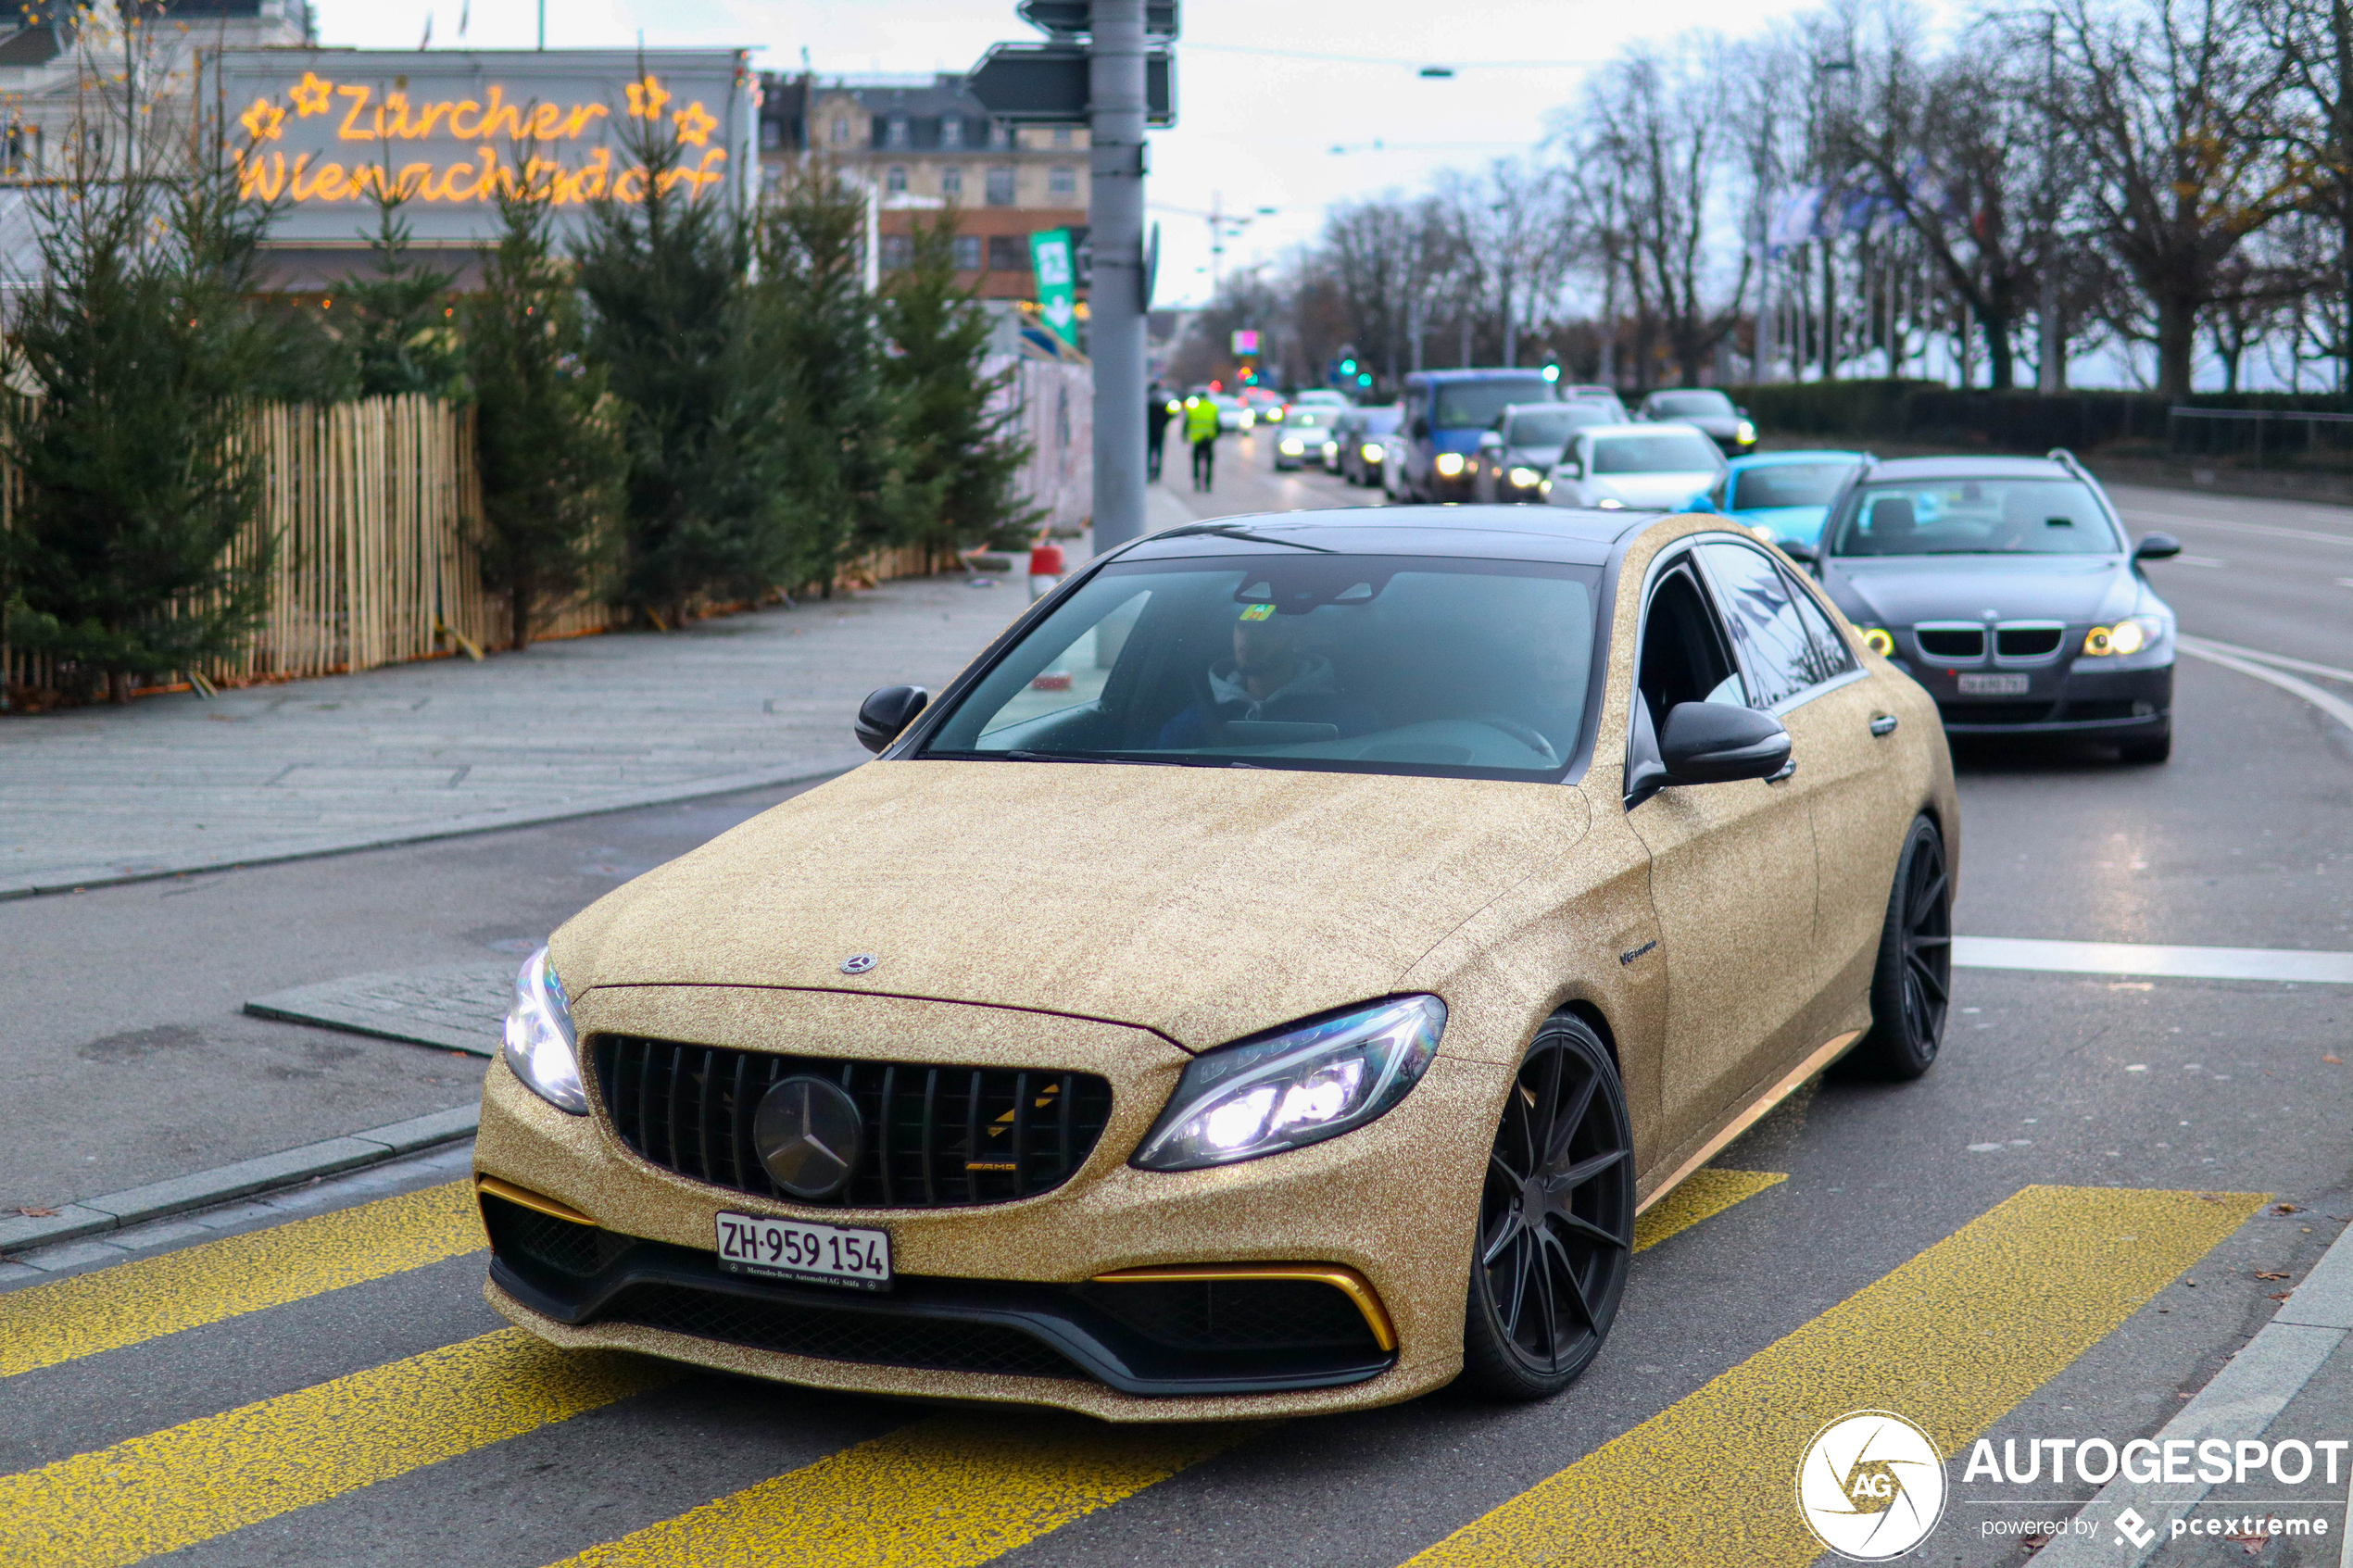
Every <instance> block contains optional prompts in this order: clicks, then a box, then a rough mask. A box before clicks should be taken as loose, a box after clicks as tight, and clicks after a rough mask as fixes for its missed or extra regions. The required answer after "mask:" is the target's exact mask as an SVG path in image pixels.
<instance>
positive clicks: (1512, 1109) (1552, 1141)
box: [1462, 1015, 1634, 1402]
mask: <svg viewBox="0 0 2353 1568" xmlns="http://www.w3.org/2000/svg"><path fill="white" fill-rule="evenodd" d="M1531 1216H1533V1223H1531ZM1633 1255H1634V1143H1633V1131H1632V1127H1631V1125H1630V1124H1629V1122H1628V1120H1627V1115H1626V1091H1625V1089H1624V1088H1623V1087H1622V1086H1621V1085H1619V1083H1618V1080H1617V1067H1616V1065H1615V1064H1614V1063H1613V1062H1612V1061H1611V1060H1610V1055H1609V1047H1606V1046H1604V1045H1603V1044H1602V1042H1601V1038H1600V1036H1598V1035H1595V1034H1594V1033H1593V1031H1592V1029H1590V1028H1588V1027H1587V1026H1586V1025H1585V1024H1584V1023H1583V1022H1579V1020H1577V1019H1575V1018H1571V1017H1567V1016H1566V1015H1564V1016H1561V1017H1558V1018H1554V1019H1553V1020H1552V1021H1551V1022H1547V1023H1546V1024H1545V1025H1544V1027H1543V1028H1542V1029H1541V1030H1539V1031H1538V1032H1537V1035H1536V1039H1535V1043H1534V1044H1532V1045H1530V1046H1529V1047H1528V1054H1527V1055H1526V1056H1525V1057H1523V1058H1521V1059H1520V1065H1519V1072H1518V1073H1517V1075H1516V1078H1515V1080H1514V1083H1513V1086H1512V1091H1511V1094H1510V1095H1509V1097H1508V1098H1506V1100H1505V1102H1504V1118H1503V1123H1502V1125H1501V1126H1499V1127H1498V1128H1497V1129H1496V1132H1495V1141H1494V1144H1493V1145H1492V1147H1491V1148H1490V1149H1489V1151H1488V1158H1487V1177H1486V1180H1485V1182H1484V1184H1483V1185H1482V1186H1481V1188H1480V1191H1479V1200H1478V1241H1477V1243H1476V1249H1475V1250H1474V1251H1473V1253H1472V1256H1471V1269H1470V1290H1469V1301H1468V1304H1467V1310H1466V1313H1465V1317H1464V1324H1463V1374H1462V1386H1464V1387H1465V1388H1466V1389H1467V1390H1469V1391H1470V1392H1472V1393H1474V1394H1478V1395H1481V1396H1484V1397H1485V1398H1487V1399H1498V1400H1508V1401H1514V1402H1517V1401H1524V1400H1529V1399H1550V1398H1552V1397H1553V1396H1554V1395H1555V1394H1557V1393H1559V1392H1560V1391H1561V1390H1562V1389H1564V1388H1566V1387H1567V1386H1569V1385H1570V1384H1572V1383H1574V1382H1576V1381H1577V1378H1578V1374H1580V1373H1582V1372H1583V1371H1584V1370H1585V1369H1586V1367H1588V1366H1590V1365H1591V1364H1592V1361H1593V1358H1594V1357H1595V1356H1597V1355H1599V1354H1600V1353H1601V1348H1602V1342H1603V1341H1604V1339H1606V1338H1608V1337H1609V1328H1610V1323H1611V1322H1612V1320H1614V1319H1615V1318H1616V1317H1617V1302H1618V1298H1619V1297H1620V1296H1621V1295H1622V1294H1623V1293H1624V1291H1625V1288H1626V1273H1627V1269H1628V1265H1629V1263H1630V1262H1631V1261H1632V1259H1633Z"/></svg>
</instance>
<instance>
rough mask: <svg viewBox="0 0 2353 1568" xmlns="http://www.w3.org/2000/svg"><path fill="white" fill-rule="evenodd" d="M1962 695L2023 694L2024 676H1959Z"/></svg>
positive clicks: (2024, 688) (2024, 686) (2024, 687)
mask: <svg viewBox="0 0 2353 1568" xmlns="http://www.w3.org/2000/svg"><path fill="white" fill-rule="evenodd" d="M1961 695H1962V696H2025V695H2026V677H2025V676H2023V675H1964V676H1962V677H1961Z"/></svg>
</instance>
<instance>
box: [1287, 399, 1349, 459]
mask: <svg viewBox="0 0 2353 1568" xmlns="http://www.w3.org/2000/svg"><path fill="white" fill-rule="evenodd" d="M1343 411H1344V410H1341V409H1337V408H1327V407H1326V406H1325V405H1323V404H1321V403H1298V404H1293V405H1292V406H1291V410H1290V413H1289V414H1288V415H1287V416H1285V418H1284V420H1283V422H1282V424H1281V426H1280V427H1279V428H1278V429H1277V431H1276V432H1275V469H1276V471H1277V472H1278V473H1279V472H1281V471H1282V470H1286V469H1296V468H1321V467H1323V466H1324V444H1325V443H1326V442H1327V441H1329V440H1330V439H1331V433H1332V422H1333V421H1334V420H1337V419H1338V418H1339V417H1340V414H1341V413H1342V412H1343Z"/></svg>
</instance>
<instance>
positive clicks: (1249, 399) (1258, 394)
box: [1234, 386, 1283, 425]
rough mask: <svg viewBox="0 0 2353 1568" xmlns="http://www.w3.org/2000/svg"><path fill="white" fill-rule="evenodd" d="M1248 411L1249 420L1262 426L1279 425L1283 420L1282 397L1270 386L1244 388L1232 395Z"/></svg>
mask: <svg viewBox="0 0 2353 1568" xmlns="http://www.w3.org/2000/svg"><path fill="white" fill-rule="evenodd" d="M1234 395H1235V396H1237V397H1239V398H1240V399H1241V400H1242V403H1243V405H1244V406H1245V407H1246V408H1249V409H1250V412H1251V418H1252V420H1254V421H1255V422H1257V423H1259V424H1262V425H1271V424H1280V423H1282V420H1283V395H1282V394H1281V393H1279V392H1277V391H1276V390H1275V389H1274V388H1273V387H1271V386H1246V387H1243V388H1242V389H1241V390H1240V391H1239V392H1237V393H1235V394H1234Z"/></svg>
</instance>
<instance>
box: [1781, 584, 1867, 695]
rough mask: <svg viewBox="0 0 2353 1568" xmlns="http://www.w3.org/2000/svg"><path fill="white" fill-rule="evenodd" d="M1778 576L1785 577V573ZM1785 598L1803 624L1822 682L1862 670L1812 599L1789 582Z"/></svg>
mask: <svg viewBox="0 0 2353 1568" xmlns="http://www.w3.org/2000/svg"><path fill="white" fill-rule="evenodd" d="M1782 575H1784V576H1787V575H1788V573H1786V572H1784V573H1783V574H1782ZM1789 596H1790V600H1791V602H1792V603H1793V604H1795V605H1796V606H1797V618H1798V619H1799V620H1800V621H1804V622H1806V635H1807V636H1808V637H1810V638H1811V639H1813V643H1814V647H1815V654H1816V659H1817V661H1818V668H1819V669H1820V670H1821V671H1822V672H1823V673H1822V679H1824V680H1826V681H1827V680H1831V679H1833V678H1835V677H1837V676H1840V675H1843V674H1846V673H1847V672H1848V671H1853V670H1859V669H1860V668H1862V666H1860V665H1859V664H1857V663H1856V661H1855V650H1854V649H1853V648H1852V647H1850V646H1847V642H1846V639H1845V638H1844V637H1842V636H1840V635H1839V633H1838V628H1837V627H1835V626H1833V625H1831V618H1830V617H1829V616H1828V615H1826V614H1825V613H1823V610H1822V607H1821V606H1820V605H1819V604H1818V603H1817V602H1815V598H1814V596H1813V595H1811V594H1809V593H1807V592H1806V589H1805V588H1804V586H1803V585H1802V584H1798V583H1794V582H1793V583H1792V584H1791V587H1790V593H1789Z"/></svg>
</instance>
